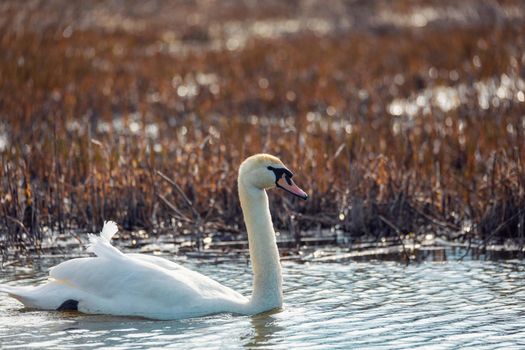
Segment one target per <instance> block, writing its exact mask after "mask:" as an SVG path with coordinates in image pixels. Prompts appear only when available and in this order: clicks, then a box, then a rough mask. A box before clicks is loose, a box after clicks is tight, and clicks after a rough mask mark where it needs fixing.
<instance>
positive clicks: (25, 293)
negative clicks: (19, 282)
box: [0, 284, 35, 307]
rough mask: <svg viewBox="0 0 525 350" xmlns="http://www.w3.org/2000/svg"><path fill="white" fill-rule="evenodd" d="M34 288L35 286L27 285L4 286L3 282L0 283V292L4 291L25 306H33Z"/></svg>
mask: <svg viewBox="0 0 525 350" xmlns="http://www.w3.org/2000/svg"><path fill="white" fill-rule="evenodd" d="M34 290H35V287H29V286H18V287H16V286H6V285H5V284H0V293H5V294H7V295H9V296H10V297H12V298H15V299H16V300H18V301H20V302H21V303H22V304H24V305H25V306H26V307H33V306H35V300H34V295H33V294H34Z"/></svg>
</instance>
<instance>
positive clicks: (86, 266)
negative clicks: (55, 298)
mask: <svg viewBox="0 0 525 350" xmlns="http://www.w3.org/2000/svg"><path fill="white" fill-rule="evenodd" d="M155 263H157V264H155ZM166 267H168V268H166ZM50 277H51V278H52V279H53V281H55V282H56V283H60V284H62V285H64V286H67V287H69V288H73V289H75V290H77V291H78V292H79V293H78V296H79V297H78V299H75V298H74V297H71V298H70V299H74V300H78V301H79V305H78V308H79V310H80V311H84V312H88V313H108V314H117V315H140V316H145V317H152V318H179V317H189V316H197V315H201V314H209V313H216V312H221V311H235V310H231V305H236V304H242V303H246V302H247V301H248V300H247V299H246V298H245V297H243V296H242V295H240V294H239V293H237V292H235V291H233V290H232V289H230V288H228V287H226V286H224V285H222V284H220V283H218V282H217V281H215V280H213V279H211V278H209V277H207V276H204V275H202V274H200V273H198V272H195V271H192V270H189V269H186V268H184V267H182V266H180V265H178V264H175V263H173V262H170V261H168V260H165V259H162V258H159V257H149V256H144V255H142V256H141V255H140V254H132V255H123V256H122V257H118V258H115V259H107V258H80V259H73V260H69V261H66V262H64V263H62V264H60V265H58V266H56V267H54V268H53V269H52V270H51V272H50Z"/></svg>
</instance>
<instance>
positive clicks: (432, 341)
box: [0, 258, 525, 349]
mask: <svg viewBox="0 0 525 350" xmlns="http://www.w3.org/2000/svg"><path fill="white" fill-rule="evenodd" d="M57 262H59V261H57V260H56V259H49V258H46V259H37V260H33V261H32V262H31V264H30V267H21V266H18V267H15V266H9V267H7V268H4V269H3V270H2V271H1V272H0V283H9V284H29V283H40V282H43V281H44V280H45V278H46V275H47V269H48V268H49V267H50V266H52V265H54V264H56V263H57ZM182 263H184V265H186V266H188V267H191V268H194V269H197V270H199V271H200V272H203V273H205V274H207V275H209V276H213V277H214V278H216V279H217V280H219V281H220V282H222V283H224V284H226V285H228V286H230V287H233V288H235V289H237V290H239V291H241V292H242V293H244V294H246V295H248V294H249V292H250V288H251V270H250V266H248V265H247V264H246V261H243V260H237V261H230V262H224V263H220V264H213V263H210V262H209V261H203V260H196V259H189V260H185V261H183V262H182ZM283 270H284V293H285V305H284V308H283V309H282V310H279V311H274V312H271V313H267V314H261V315H256V316H234V315H216V316H210V317H201V318H194V319H188V320H179V321H152V320H145V319H137V318H124V317H112V316H99V315H84V314H80V313H64V312H62V313H60V312H45V311H37V310H26V309H22V308H21V306H20V305H21V304H19V303H18V302H17V301H15V300H13V299H11V298H7V297H6V296H0V348H2V349H15V348H28V347H33V348H54V349H59V348H75V347H77V348H100V347H112V348H117V349H118V348H122V349H124V348H125V349H142V348H161V347H172V348H177V349H184V348H205V349H218V348H228V349H237V348H257V347H260V348H272V349H301V348H304V349H306V348H307V349H336V348H341V349H348V348H353V349H390V348H396V349H401V348H410V349H413V348H436V349H452V348H475V349H497V348H505V349H513V348H524V347H525V283H524V281H525V262H523V261H519V260H507V261H479V260H470V261H462V262H459V261H448V262H444V263H443V262H442V263H437V262H424V263H418V264H411V265H408V266H405V265H403V264H400V263H396V262H345V263H329V264H325V263H315V264H299V263H294V262H284V263H283Z"/></svg>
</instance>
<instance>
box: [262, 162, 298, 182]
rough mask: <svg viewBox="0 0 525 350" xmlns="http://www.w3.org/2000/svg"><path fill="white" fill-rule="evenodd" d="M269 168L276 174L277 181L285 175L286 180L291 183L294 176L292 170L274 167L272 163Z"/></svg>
mask: <svg viewBox="0 0 525 350" xmlns="http://www.w3.org/2000/svg"><path fill="white" fill-rule="evenodd" d="M268 170H271V171H273V173H274V174H275V181H278V180H279V179H280V178H282V177H283V175H284V176H285V178H286V182H288V184H289V185H290V184H291V180H290V179H291V178H292V177H293V173H292V172H291V171H290V170H288V169H286V168H274V167H273V166H271V165H270V166H269V167H268Z"/></svg>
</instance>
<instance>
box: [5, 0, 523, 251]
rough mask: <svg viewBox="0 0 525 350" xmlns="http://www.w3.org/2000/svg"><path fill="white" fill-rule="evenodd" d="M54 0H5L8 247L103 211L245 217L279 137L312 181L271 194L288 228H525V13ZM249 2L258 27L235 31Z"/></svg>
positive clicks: (167, 217)
mask: <svg viewBox="0 0 525 350" xmlns="http://www.w3.org/2000/svg"><path fill="white" fill-rule="evenodd" d="M45 3H46V2H44V5H42V4H41V5H40V7H38V6H37V7H36V8H25V7H24V5H20V4H17V2H9V1H8V2H6V4H4V5H3V8H2V13H0V16H2V21H0V23H1V24H2V28H1V30H0V33H1V34H0V35H1V37H0V118H1V119H0V153H1V157H2V166H1V168H0V179H1V180H0V191H1V192H0V196H1V198H0V199H1V210H2V213H1V220H2V224H1V226H0V230H1V231H0V235H1V236H2V237H3V238H4V240H3V241H2V243H1V244H2V247H3V248H6V247H7V246H13V247H24V246H25V245H27V244H36V245H38V244H39V242H40V241H41V240H42V239H43V237H44V236H45V234H47V233H49V231H50V230H58V231H61V232H63V231H64V230H66V229H72V228H82V229H85V230H87V231H94V230H96V228H97V227H100V225H101V224H102V221H103V220H105V219H106V220H107V219H113V220H115V221H117V222H118V223H119V224H121V225H122V226H123V227H124V228H126V229H130V230H132V229H135V228H139V227H143V228H147V229H153V228H155V229H157V230H159V231H160V230H163V229H165V230H172V231H173V230H175V231H176V232H179V233H180V234H183V233H195V232H199V233H200V234H206V233H208V232H222V233H224V234H225V235H226V234H227V233H237V232H239V231H242V230H243V229H244V227H243V225H242V220H241V213H240V209H239V205H238V200H237V194H236V171H237V167H238V165H239V164H240V162H241V161H242V159H243V158H245V157H246V156H248V155H251V154H254V153H259V152H269V153H273V154H275V155H278V156H279V157H280V158H281V159H282V160H283V161H284V162H285V163H286V164H287V165H288V166H289V167H290V168H291V169H293V170H294V171H295V173H296V174H297V175H296V176H297V183H298V184H299V185H300V186H301V187H303V188H304V189H305V190H306V191H307V192H308V193H310V194H311V200H309V201H307V202H300V201H295V200H293V199H291V198H289V197H287V196H285V195H276V194H273V195H271V201H272V212H273V215H274V219H275V221H276V225H277V226H278V227H280V228H282V229H284V230H287V229H292V230H308V229H319V228H336V229H339V230H342V231H343V232H344V233H345V235H347V236H348V237H349V238H350V239H352V240H354V239H357V238H359V237H363V236H369V237H370V236H371V237H375V238H381V237H384V236H388V235H391V236H393V237H395V236H396V235H397V234H403V235H404V234H410V233H414V234H416V235H417V234H421V233H427V232H441V233H442V234H444V235H447V236H448V237H452V238H462V239H470V238H479V239H490V240H504V239H508V238H512V239H515V240H516V241H518V242H520V243H521V244H523V239H524V233H523V231H524V221H525V211H524V209H523V208H525V194H524V185H525V172H524V169H523V162H524V161H525V152H524V151H523V147H524V146H525V145H524V139H523V136H524V135H523V134H524V131H525V102H524V93H525V86H524V82H523V80H522V79H523V77H524V76H525V25H524V21H523V19H522V18H523V17H519V16H518V18H514V17H512V18H511V17H509V18H507V17H504V18H503V19H501V18H499V17H498V18H490V16H489V18H488V19H487V22H483V21H481V22H480V23H477V22H476V23H471V22H467V23H456V22H450V23H449V22H447V21H445V22H444V24H443V23H441V22H439V23H436V24H435V25H432V24H429V25H427V26H425V27H422V28H415V27H413V26H402V25H399V23H397V24H396V23H393V24H389V25H372V24H370V23H373V21H372V20H370V23H368V22H367V23H364V22H359V23H357V24H355V26H354V27H352V26H351V25H350V26H349V27H348V28H347V27H345V26H344V25H341V27H338V26H335V27H334V28H329V29H328V30H326V31H321V32H319V31H316V30H315V28H314V29H312V30H309V29H308V28H310V27H308V28H307V29H304V28H302V27H299V29H298V30H297V31H293V30H288V31H286V30H285V33H281V32H279V33H277V34H275V35H273V34H271V33H270V34H269V35H266V36H265V35H251V34H250V33H251V32H250V29H249V28H251V27H249V25H250V23H249V21H255V19H257V20H260V21H262V23H266V24H267V25H269V26H270V27H271V28H272V26H273V27H276V26H279V25H280V24H279V23H281V24H282V21H284V20H283V19H282V18H285V19H286V18H288V19H289V18H293V9H287V8H283V9H281V8H279V7H275V6H277V5H275V4H273V5H268V4H267V5H266V7H265V6H264V5H258V6H260V7H262V9H261V11H257V9H252V10H251V11H253V12H249V13H248V14H246V13H245V12H243V11H244V10H245V9H244V7H243V6H240V5H239V4H238V6H237V7H236V6H235V2H233V4H232V3H230V2H228V6H231V8H232V9H235V8H237V9H240V10H239V11H240V13H239V14H236V12H235V11H232V12H228V15H226V14H225V13H223V14H222V16H223V17H222V20H223V22H219V23H220V24H221V25H220V26H218V27H217V22H216V21H218V20H221V17H220V16H221V13H222V12H220V11H219V12H213V11H211V12H212V13H215V15H214V16H211V15H209V16H208V17H204V19H202V18H201V19H200V20H198V21H197V20H196V21H195V23H193V24H191V25H188V24H187V23H185V22H184V19H185V18H186V17H187V18H189V19H190V20H191V18H194V16H196V14H198V13H200V12H199V11H200V10H202V9H199V8H197V10H195V9H193V8H192V7H191V6H189V7H188V6H184V7H182V8H183V9H184V11H186V13H185V14H184V11H180V12H183V13H182V14H181V13H180V12H179V13H178V15H177V17H176V19H175V20H174V21H173V23H171V22H166V23H164V22H162V21H160V22H159V23H157V22H156V21H155V13H165V12H166V11H167V9H169V10H171V7H170V6H168V5H169V4H171V6H173V4H172V3H170V2H166V3H165V2H160V4H161V5H162V6H166V9H163V8H162V6H161V5H159V6H160V9H157V10H156V11H154V12H152V13H145V14H142V16H141V13H140V12H138V14H137V13H135V14H134V17H130V18H131V19H129V18H128V19H126V20H127V21H131V23H128V22H126V21H124V19H121V21H120V22H119V19H118V18H117V19H116V20H115V21H116V23H113V22H111V21H109V20H108V21H109V22H111V23H113V25H111V26H110V25H107V26H98V25H95V24H94V25H90V24H89V23H90V22H89V21H85V22H86V23H88V24H86V25H79V26H78V28H77V27H75V25H71V24H68V23H66V21H65V20H63V19H61V18H60V17H58V16H57V15H56V14H53V12H52V9H53V6H55V9H56V8H62V7H65V8H66V9H67V8H68V7H73V6H82V5H78V4H77V5H72V4H70V2H67V1H62V2H60V1H58V2H51V5H50V4H49V3H47V4H45ZM270 3H271V2H270ZM373 3H374V4H376V5H374V6H371V7H372V10H371V11H373V10H377V9H378V8H379V7H378V6H379V5H377V4H378V3H381V2H373ZM428 3H432V2H428ZM73 4H74V3H73ZM133 4H134V5H133V6H135V7H136V6H138V5H137V4H135V3H134V2H133ZM408 4H411V2H407V5H406V6H407V8H402V9H394V10H397V11H405V12H407V13H409V12H410V10H411V5H408ZM508 4H510V5H509V6H511V7H512V6H515V7H516V8H518V10H520V11H522V12H521V13H523V6H522V5H520V3H519V2H518V3H514V2H508ZM130 6H131V5H130ZM133 6H131V8H132V9H134V8H135V7H133ZM214 6H217V5H214ZM272 6H274V7H275V8H277V9H278V10H279V11H283V12H282V13H281V14H276V12H277V10H276V9H275V8H274V7H272ZM383 6H384V5H383ZM429 6H430V5H429ZM432 6H437V7H436V8H437V9H439V6H440V5H438V4H434V5H432ZM443 6H444V5H443ZM520 6H521V7H520ZM21 7H22V8H21ZM365 7H366V6H365ZM512 8H514V7H512ZM22 10H23V11H22ZM241 10H242V11H241ZM361 10H362V9H361ZM42 11H44V14H45V11H48V12H49V16H50V17H45V15H43V14H42V13H41V12H42ZM82 11H83V9H78V8H77V9H75V11H72V13H73V15H72V16H73V18H76V17H75V16H76V15H78V16H80V15H81V14H82V13H83V12H82ZM192 11H193V12H192ZM22 12H24V13H29V14H30V15H27V16H26V17H24V18H26V19H28V20H29V21H30V23H28V24H27V26H26V27H24V25H23V24H22V27H24V28H23V29H21V28H20V26H19V25H20V24H16V23H15V21H16V16H15V15H16V14H17V13H22ZM64 13H69V12H67V11H65V10H64ZM254 13H258V14H259V15H258V16H255V15H253V14H254ZM52 14H53V16H55V17H53V16H52ZM252 15H253V16H252ZM323 15H324V16H326V18H327V21H328V23H330V20H331V19H332V18H331V17H329V15H334V16H335V14H333V13H332V14H323ZM159 16H160V18H161V19H164V20H165V16H161V15H159ZM192 16H193V17H192ZM239 16H243V18H247V19H248V20H249V21H248V22H247V21H241V22H239V23H240V24H239V25H240V26H241V29H240V33H244V32H246V33H247V34H246V37H242V36H241V37H236V36H233V35H232V36H228V35H229V34H228V33H229V32H228V30H227V29H228V28H229V27H227V26H226V24H227V23H230V22H227V21H233V20H237V19H238V18H239ZM342 16H343V17H344V15H342ZM35 18H36V19H35ZM42 18H48V21H47V22H46V23H45V25H41V26H38V25H37V24H39V23H40V24H41V23H43V20H42ZM96 18H98V19H100V18H99V17H96ZM102 18H103V17H102ZM299 19H301V20H306V19H303V18H299ZM336 19H337V20H340V19H341V18H336ZM100 20H101V21H102V19H100ZM190 20H188V21H190ZM39 21H40V22H39ZM166 21H167V20H166ZM264 21H266V22H264ZM126 23H127V24H126ZM134 23H136V25H137V26H136V27H134V26H133V24H134ZM235 23H237V22H235ZM284 23H286V22H284ZM294 23H295V22H294ZM299 23H300V21H299ZM322 23H324V22H322ZM30 24H31V25H30ZM292 24H293V23H292ZM314 24H315V23H314ZM167 26H169V28H167ZM243 26H244V27H243ZM314 27H315V26H314ZM237 34H238V33H237ZM252 34H253V33H252ZM447 88H448V89H447ZM2 138H3V140H4V141H3V142H4V143H3V146H2ZM158 171H160V172H161V173H162V174H165V175H166V177H168V178H170V179H172V180H173V181H174V182H175V185H173V184H171V183H170V182H169V181H166V179H165V178H163V177H162V176H161V175H159V173H158ZM185 196H186V197H187V198H186V199H185V198H184V197H185ZM44 228H46V229H47V231H45V229H44Z"/></svg>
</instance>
